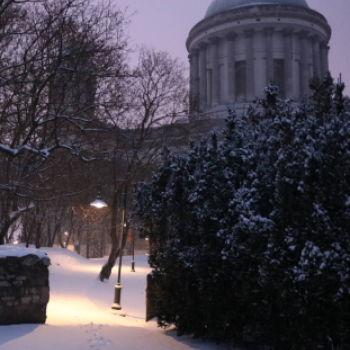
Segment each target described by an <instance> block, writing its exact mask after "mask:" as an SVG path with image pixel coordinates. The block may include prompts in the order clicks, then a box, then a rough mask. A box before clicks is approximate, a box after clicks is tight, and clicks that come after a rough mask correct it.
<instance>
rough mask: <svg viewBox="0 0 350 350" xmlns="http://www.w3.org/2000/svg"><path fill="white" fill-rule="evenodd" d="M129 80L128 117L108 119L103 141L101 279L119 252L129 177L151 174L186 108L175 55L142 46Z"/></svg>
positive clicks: (129, 196)
mask: <svg viewBox="0 0 350 350" xmlns="http://www.w3.org/2000/svg"><path fill="white" fill-rule="evenodd" d="M128 83H129V86H128V92H129V94H128V95H127V97H128V98H129V99H130V102H129V103H128V104H127V105H128V106H129V110H128V111H127V112H125V111H124V110H123V114H122V115H123V117H125V116H127V118H126V119H125V120H124V119H123V120H121V119H120V118H118V113H116V116H117V118H114V119H112V120H111V121H110V122H111V123H115V128H114V131H113V133H111V134H110V137H111V138H110V139H109V140H108V141H107V142H109V146H107V148H108V149H109V157H108V159H109V162H108V164H109V168H108V169H109V170H108V172H107V178H106V179H105V182H106V183H110V184H111V194H112V198H111V200H110V202H111V203H112V205H111V225H110V239H111V243H112V250H111V253H110V256H109V259H108V261H107V263H106V264H105V265H104V266H103V267H102V269H101V272H100V275H99V278H100V280H101V281H104V280H105V279H109V277H110V275H111V272H112V269H113V266H114V265H115V262H116V259H117V257H118V256H119V252H120V251H119V249H120V246H119V238H120V235H121V234H123V232H124V233H127V232H128V228H129V222H128V221H126V229H122V228H121V212H122V210H126V211H127V212H128V211H131V208H132V204H131V203H132V196H133V192H132V190H133V186H132V183H133V182H134V181H137V180H140V179H145V178H146V177H147V176H149V175H150V173H151V170H152V169H154V167H155V165H156V163H157V162H158V159H159V156H160V149H161V148H162V147H163V144H164V139H167V138H168V137H169V136H171V135H172V136H174V132H175V133H176V128H171V127H169V125H170V124H172V123H174V122H176V120H177V118H178V116H179V115H181V114H183V113H184V110H187V97H188V90H187V79H186V78H185V68H184V66H183V64H181V63H180V62H179V60H177V59H173V58H171V57H170V55H169V54H168V53H166V52H162V51H161V52H157V51H155V50H153V49H149V48H145V47H143V48H142V49H141V51H140V58H139V64H138V67H137V69H136V77H135V78H132V79H129V80H128ZM124 105H125V104H124ZM121 122H122V123H121ZM120 126H123V128H121V127H120ZM166 126H168V127H166ZM127 189H128V190H127ZM124 203H126V208H124ZM126 240H127V237H126V234H125V235H124V236H123V237H122V247H124V246H125V244H126Z"/></svg>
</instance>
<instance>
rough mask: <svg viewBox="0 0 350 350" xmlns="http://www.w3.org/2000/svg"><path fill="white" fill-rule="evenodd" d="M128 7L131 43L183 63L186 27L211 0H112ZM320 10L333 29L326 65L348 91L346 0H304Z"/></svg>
mask: <svg viewBox="0 0 350 350" xmlns="http://www.w3.org/2000/svg"><path fill="white" fill-rule="evenodd" d="M113 1H114V3H115V4H117V5H118V6H119V7H120V8H122V9H125V8H126V7H127V8H128V11H127V13H129V14H132V13H134V12H135V14H134V15H133V16H132V17H131V23H130V26H129V33H130V36H131V39H132V46H135V45H141V44H145V45H149V46H153V47H154V48H155V49H157V50H165V51H168V52H169V53H170V54H171V55H172V56H173V57H179V58H180V59H181V60H183V61H184V62H186V63H187V50H186V47H185V42H186V39H187V36H188V33H189V31H190V29H191V28H192V27H193V26H194V25H195V24H196V23H197V22H199V21H200V20H201V19H202V18H203V17H204V15H205V12H206V10H207V8H208V6H209V4H210V3H211V0H113ZM307 3H308V4H309V6H310V7H311V8H312V9H314V10H316V11H318V12H320V13H322V14H323V15H324V16H325V17H326V18H327V20H328V22H329V24H330V25H331V27H332V29H333V34H332V39H331V43H330V46H331V50H330V69H331V72H332V75H333V77H338V75H339V73H342V74H343V80H344V81H345V83H347V85H348V86H349V88H347V89H346V91H347V94H350V0H307Z"/></svg>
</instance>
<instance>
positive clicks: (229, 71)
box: [226, 33, 236, 103]
mask: <svg viewBox="0 0 350 350" xmlns="http://www.w3.org/2000/svg"><path fill="white" fill-rule="evenodd" d="M235 39H236V33H230V34H228V35H227V36H226V45H227V64H226V77H227V88H226V91H227V96H226V102H228V103H234V102H235V100H236V92H235V88H236V79H235V78H236V74H235Z"/></svg>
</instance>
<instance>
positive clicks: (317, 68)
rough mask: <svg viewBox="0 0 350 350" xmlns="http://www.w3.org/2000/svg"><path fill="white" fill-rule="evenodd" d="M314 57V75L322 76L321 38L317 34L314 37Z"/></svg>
mask: <svg viewBox="0 0 350 350" xmlns="http://www.w3.org/2000/svg"><path fill="white" fill-rule="evenodd" d="M312 59H313V66H314V77H318V78H321V76H322V75H323V74H322V73H321V52H320V40H319V37H318V36H317V35H315V36H314V37H313V38H312Z"/></svg>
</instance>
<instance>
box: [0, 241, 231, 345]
mask: <svg viewBox="0 0 350 350" xmlns="http://www.w3.org/2000/svg"><path fill="white" fill-rule="evenodd" d="M42 250H44V251H45V252H46V253H47V254H48V256H49V257H50V259H51V264H52V265H51V266H50V289H51V293H50V302H49V304H48V310H47V315H48V317H47V321H46V325H17V326H3V327H0V350H22V349H23V350H24V349H26V350H87V349H92V350H104V349H105V350H108V349H111V350H112V349H113V350H114V349H118V350H129V349H130V350H134V349H142V350H148V349H149V350H166V349H174V350H189V349H197V350H216V349H220V350H223V349H228V347H222V346H221V347H219V346H216V345H215V344H208V343H205V342H203V341H200V340H197V339H196V340H194V339H192V338H191V337H176V334H175V332H174V331H164V330H161V329H159V328H158V327H157V324H156V322H154V321H151V322H149V323H145V286H146V275H147V273H149V271H150V269H149V267H148V264H147V257H146V256H137V257H136V258H135V261H136V273H132V272H130V265H131V258H130V257H125V258H124V259H123V270H122V287H123V291H122V306H123V310H124V312H125V313H126V317H125V318H124V317H120V316H117V315H116V314H115V312H113V310H111V308H110V307H111V305H112V302H113V298H114V285H115V283H116V278H117V268H115V269H114V274H113V275H112V277H111V279H110V281H108V282H104V283H101V282H99V281H98V280H97V276H98V273H99V271H100V268H101V266H102V264H103V263H104V261H105V259H93V260H87V259H85V258H83V257H81V256H79V255H77V254H76V253H74V252H71V251H69V250H65V249H58V248H42Z"/></svg>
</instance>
